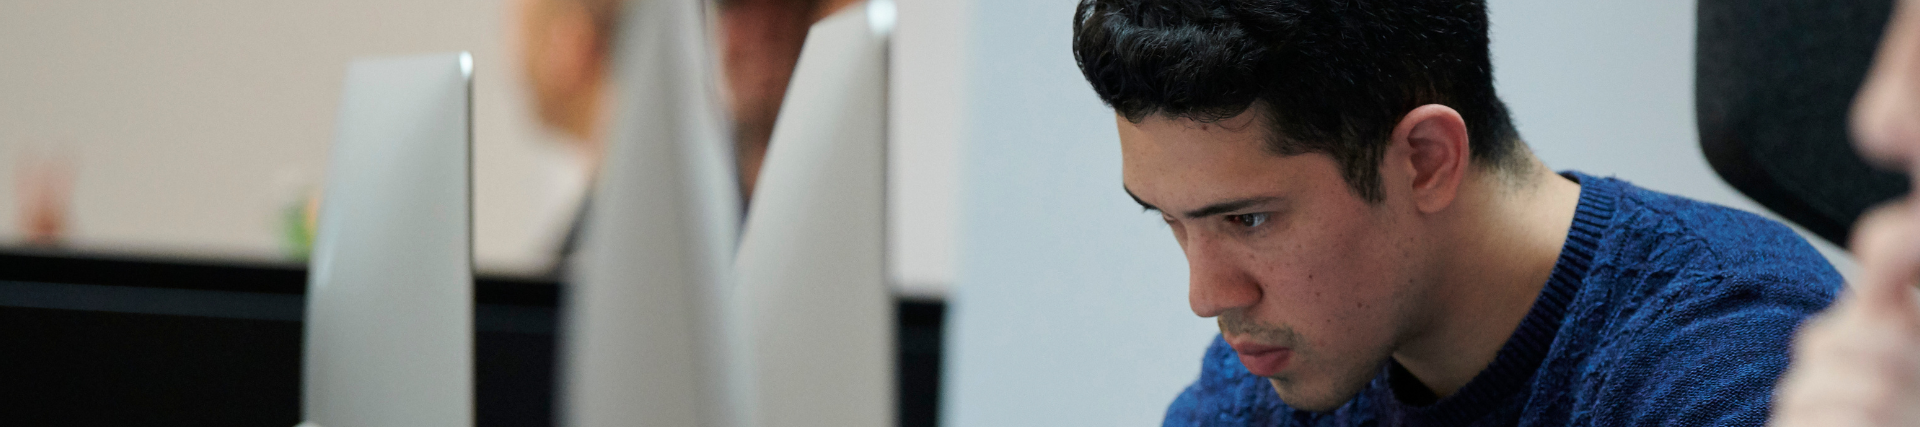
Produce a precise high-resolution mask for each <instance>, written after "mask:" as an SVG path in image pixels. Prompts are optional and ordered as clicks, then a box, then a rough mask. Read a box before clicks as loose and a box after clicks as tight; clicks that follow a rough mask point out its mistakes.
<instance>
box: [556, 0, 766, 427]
mask: <svg viewBox="0 0 1920 427" xmlns="http://www.w3.org/2000/svg"><path fill="white" fill-rule="evenodd" d="M625 7H626V12H625V16H623V19H622V22H623V24H622V25H623V27H622V29H621V34H620V37H619V40H618V41H617V42H616V43H615V49H616V52H617V53H616V58H615V61H616V62H615V64H616V66H615V73H616V74H615V76H616V78H617V81H618V84H616V85H615V87H617V88H618V93H617V97H616V101H615V105H614V108H613V110H612V111H613V112H614V113H613V114H614V115H613V116H612V119H613V120H612V121H613V123H614V128H613V134H612V136H613V138H612V140H611V141H610V143H609V146H608V149H609V151H608V156H607V158H606V164H605V165H604V169H602V173H603V174H602V175H601V176H600V181H599V187H598V188H597V190H596V191H595V192H594V193H593V203H592V208H591V209H592V210H590V211H589V212H588V216H587V221H586V229H585V234H584V236H583V239H584V240H582V245H583V246H582V248H581V251H580V252H579V253H578V255H576V257H577V258H578V259H577V260H576V262H577V264H575V265H573V266H572V267H573V269H572V276H571V277H569V278H567V282H568V283H569V285H568V286H570V287H569V288H567V289H566V294H567V296H566V301H565V307H564V311H563V315H564V316H565V322H566V323H565V329H564V330H563V334H564V335H563V337H562V344H561V346H562V347H561V348H562V351H563V355H562V359H560V360H561V362H560V366H559V368H560V369H559V372H560V375H558V377H559V378H561V381H562V384H561V385H560V387H559V389H560V390H561V391H560V393H559V396H557V398H558V400H559V402H558V404H557V405H556V408H557V409H558V410H559V418H560V424H562V425H567V426H676V427H678V426H717V427H730V426H740V425H746V424H745V423H746V422H747V421H748V420H751V419H752V418H751V414H752V412H753V411H752V408H751V405H750V404H749V402H748V400H746V399H747V397H748V396H750V395H749V392H748V389H749V385H750V382H749V381H748V380H749V378H748V377H747V376H746V375H745V370H744V368H743V366H744V365H743V362H742V360H743V359H744V354H746V351H745V346H744V344H743V343H742V342H741V338H743V337H744V336H743V335H741V334H740V333H738V331H739V326H741V322H737V321H735V320H736V319H738V318H739V315H738V314H730V312H731V311H732V310H733V308H734V306H732V305H729V304H728V301H729V300H730V299H729V297H728V296H727V293H728V292H729V289H730V287H731V283H732V280H731V279H730V276H731V273H732V271H731V265H732V259H733V251H734V244H735V240H734V239H735V236H736V232H737V230H736V228H737V227H738V223H739V221H740V210H739V195H738V190H737V181H736V178H735V174H734V171H733V161H732V154H731V153H732V145H731V139H730V138H728V135H727V132H726V131H725V129H726V127H725V123H726V122H727V121H726V120H725V112H724V110H723V109H722V108H723V107H722V105H723V104H722V103H721V102H720V101H719V91H718V89H717V86H716V83H715V81H714V76H716V75H717V73H716V72H714V70H715V69H716V68H715V67H714V63H715V62H716V61H717V59H716V58H717V56H716V55H715V54H714V53H713V52H714V51H713V50H712V49H711V48H710V44H709V39H710V38H711V36H710V33H709V30H708V29H707V26H706V23H707V22H708V19H709V16H710V15H709V12H708V11H707V10H708V9H707V8H708V6H707V5H706V4H705V2H703V1H701V0H634V1H629V2H627V3H626V5H625Z"/></svg>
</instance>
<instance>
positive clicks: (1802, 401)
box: [1773, 0, 1920, 427]
mask: <svg viewBox="0 0 1920 427" xmlns="http://www.w3.org/2000/svg"><path fill="white" fill-rule="evenodd" d="M1854 103H1855V104H1854V107H1853V123H1852V127H1853V134H1854V144H1855V148H1857V149H1858V150H1859V152H1860V154H1861V155H1862V157H1864V158H1866V159H1867V160H1868V162H1870V163H1874V164H1876V165H1878V166H1880V167H1884V168H1887V169H1891V170H1899V171H1905V172H1907V173H1908V174H1909V175H1911V176H1915V177H1920V174H1917V173H1916V172H1920V1H1916V0H1902V1H1900V2H1898V4H1897V5H1896V6H1894V14H1893V18H1892V19H1891V20H1890V21H1889V22H1888V23H1887V29H1886V32H1885V35H1884V36H1882V38H1881V41H1880V50H1879V52H1878V53H1877V54H1876V56H1875V58H1874V62H1873V66H1872V68H1871V69H1870V71H1869V74H1868V76H1867V81H1866V83H1865V84H1863V85H1862V86H1861V88H1860V93H1859V95H1857V96H1856V97H1855V98H1854ZM1915 184H1916V185H1920V179H1916V181H1915ZM1915 188H1920V187H1915ZM1848 246H1850V247H1851V248H1850V249H1852V250H1853V253H1854V256H1855V258H1856V259H1857V260H1859V262H1860V274H1859V276H1858V277H1857V278H1856V279H1857V280H1855V281H1854V283H1853V284H1852V286H1851V287H1850V288H1849V289H1848V290H1847V291H1846V293H1845V294H1843V295H1842V297H1841V298H1840V299H1839V300H1838V302H1836V303H1835V304H1834V305H1833V307H1832V308H1831V309H1829V310H1827V311H1826V312H1825V313H1822V314H1821V315H1820V317H1819V318H1818V319H1816V320H1814V321H1812V322H1809V323H1808V324H1807V326H1806V327H1805V328H1802V329H1801V331H1800V335H1799V338H1798V341H1797V342H1795V343H1794V353H1793V367H1792V368H1791V369H1790V370H1789V371H1788V373H1787V374H1786V375H1785V376H1784V377H1783V378H1782V379H1781V382H1780V389H1779V393H1778V395H1777V399H1778V402H1777V404H1776V405H1777V410H1776V412H1775V414H1774V415H1775V417H1774V420H1773V425H1775V426H1781V427H1788V426H1791V427H1802V426H1840V427H1866V426H1876V427H1878V426H1887V427H1891V426H1920V293H1916V291H1915V285H1916V284H1920V203H1916V202H1915V201H1914V199H1913V196H1911V195H1908V196H1907V197H1905V198H1903V199H1901V200H1898V201H1895V202H1892V203H1890V204H1888V205H1886V206H1883V207H1880V208H1878V209H1875V210H1873V211H1871V212H1869V213H1868V214H1866V215H1864V216H1863V217H1862V218H1861V219H1860V221H1859V224H1858V225H1857V226H1856V227H1855V228H1854V232H1853V241H1852V242H1850V244H1849V245H1848Z"/></svg>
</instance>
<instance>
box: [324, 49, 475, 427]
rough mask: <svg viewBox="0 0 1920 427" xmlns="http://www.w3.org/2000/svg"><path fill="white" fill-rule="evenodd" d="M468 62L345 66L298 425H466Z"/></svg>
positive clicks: (469, 405) (446, 59)
mask: <svg viewBox="0 0 1920 427" xmlns="http://www.w3.org/2000/svg"><path fill="white" fill-rule="evenodd" d="M472 76H473V59H472V57H471V56H469V55H468V54H467V53H465V52H460V53H446V54H433V55H420V56H407V57H394V58H378V59H362V60H356V61H354V62H353V63H352V64H351V65H350V66H348V68H347V77H346V85H345V88H344V91H343V93H342V95H341V97H340V110H339V117H338V119H337V120H338V122H337V124H336V129H335V132H336V134H335V136H334V144H333V148H332V154H331V156H332V157H331V158H329V159H328V166H327V181H326V190H325V194H324V198H323V199H322V201H321V204H320V211H319V218H318V219H319V224H318V229H317V230H316V236H315V239H314V247H313V253H312V261H311V264H310V266H309V276H308V280H307V309H306V337H305V340H306V341H305V349H304V351H305V359H304V360H303V362H302V372H301V374H302V380H301V383H302V394H301V416H302V418H303V419H304V420H305V423H303V424H302V425H303V426H304V425H312V426H327V427H341V426H414V427H428V426H445V427H466V426H471V425H473V422H474V405H473V399H474V397H473V396H474V394H473V233H472V223H473V219H472V218H473V209H472V199H473V197H472V194H473V193H472V170H471V165H472V152H473V150H472V146H473V144H472V141H473V132H472V129H473V128H472V119H471V118H472V111H473V110H472Z"/></svg>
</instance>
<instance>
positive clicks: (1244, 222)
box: [1226, 213, 1267, 228]
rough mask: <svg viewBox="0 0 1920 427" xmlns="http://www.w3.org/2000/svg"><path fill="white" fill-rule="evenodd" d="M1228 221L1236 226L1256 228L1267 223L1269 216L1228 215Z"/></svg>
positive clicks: (1252, 214)
mask: <svg viewBox="0 0 1920 427" xmlns="http://www.w3.org/2000/svg"><path fill="white" fill-rule="evenodd" d="M1226 219H1227V222H1231V223H1234V224H1235V225H1239V226H1241V227H1245V228H1254V227H1259V226H1260V224H1266V223H1267V214H1264V213H1250V214H1239V215H1227V218H1226Z"/></svg>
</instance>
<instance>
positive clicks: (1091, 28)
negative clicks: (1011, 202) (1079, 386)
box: [1074, 0, 1840, 426]
mask: <svg viewBox="0 0 1920 427" xmlns="http://www.w3.org/2000/svg"><path fill="white" fill-rule="evenodd" d="M1074 54H1075V57H1076V58H1077V59H1078V61H1079V64H1080V67H1081V70H1082V72H1083V73H1084V74H1085V76H1086V77H1087V80H1088V81H1089V82H1090V83H1091V84H1092V85H1093V89H1094V91H1095V92H1096V93H1098V94H1099V96H1100V97H1101V99H1102V100H1104V101H1105V102H1106V103H1107V105H1109V106H1111V107H1113V108H1114V110H1115V111H1116V113H1118V114H1117V117H1116V120H1115V121H1116V123H1117V125H1118V127H1119V132H1120V141H1121V143H1120V146H1121V152H1122V158H1123V161H1124V165H1123V170H1124V176H1123V181H1124V184H1125V188H1126V190H1127V191H1128V192H1129V193H1130V194H1131V195H1133V196H1134V198H1135V199H1136V200H1138V201H1139V202H1140V204H1141V205H1142V206H1144V207H1145V208H1146V209H1149V210H1154V211H1158V212H1160V213H1161V214H1162V216H1163V218H1164V219H1165V220H1166V222H1167V224H1168V225H1169V226H1170V228H1171V229H1172V231H1173V235H1174V238H1175V240H1177V241H1179V243H1180V246H1181V248H1182V250H1183V251H1184V252H1185V253H1186V256H1187V262H1188V267H1189V269H1190V270H1191V278H1190V284H1189V286H1190V291H1189V302H1190V304H1191V305H1192V308H1193V310H1194V313H1195V314H1198V315H1200V316H1202V317H1216V318H1217V319H1218V321H1219V324H1220V330H1221V338H1220V339H1217V340H1215V342H1214V344H1213V345H1212V347H1211V348H1209V349H1208V350H1207V352H1206V356H1205V359H1204V362H1203V367H1202V370H1201V373H1200V379H1199V380H1198V381H1197V382H1195V383H1194V384H1193V385H1192V386H1190V387H1188V388H1187V389H1186V390H1185V391H1184V392H1183V393H1182V394H1181V395H1180V397H1179V398H1177V399H1176V400H1175V401H1174V403H1173V405H1172V407H1171V408H1170V409H1169V410H1168V413H1167V418H1166V424H1167V425H1170V426H1185V425H1208V426H1242V425H1246V426H1267V425H1315V426H1317V425H1437V426H1464V425H1515V424H1522V425H1555V426H1561V425H1599V426H1613V425H1653V424H1657V425H1758V424H1761V423H1764V422H1765V420H1766V416H1767V412H1768V400H1769V399H1768V396H1769V394H1770V393H1771V390H1772V385H1773V383H1774V382H1775V380H1776V379H1777V377H1778V376H1779V374H1780V372H1781V370H1782V369H1783V368H1784V367H1785V366H1786V362H1787V358H1786V350H1787V346H1788V343H1789V340H1790V338H1791V336H1792V333H1793V331H1794V328H1795V327H1796V326H1797V325H1799V323H1800V322H1801V321H1802V320H1803V319H1804V318H1806V317H1807V316H1808V315H1809V314H1810V313H1813V312H1815V311H1818V310H1820V309H1821V308H1823V307H1825V306H1826V305H1827V304H1828V302H1830V301H1831V299H1832V298H1833V295H1834V293H1835V292H1836V291H1837V289H1838V287H1839V284H1840V277H1839V275H1838V274H1837V273H1835V272H1834V271H1833V269H1832V267H1830V266H1828V265H1827V263H1826V261H1825V260H1824V259H1823V258H1821V256H1820V255H1819V254H1818V253H1816V252H1815V251H1814V250H1813V248H1812V247H1811V246H1809V245H1808V244H1807V243H1806V242H1805V241H1804V240H1803V239H1801V238H1800V237H1799V236H1797V235H1795V234H1794V233H1793V232H1792V231H1790V230H1788V229H1787V228H1786V227H1783V226H1781V225H1779V224H1776V223H1774V222H1772V221H1768V220H1766V219H1763V218H1760V217H1758V216H1755V215H1752V214H1748V213H1745V212H1740V211H1736V210H1732V209H1727V208H1723V207H1718V206H1713V205H1709V204H1706V203H1701V202H1696V201H1692V200H1687V199H1684V198H1679V197H1675V196H1670V195H1665V194H1660V193H1655V192H1652V191H1648V190H1645V189H1641V188H1638V187H1635V186H1633V185H1632V184H1628V183H1626V182H1622V181H1619V180H1615V179H1609V178H1600V177H1595V176H1590V175H1585V174H1581V173H1578V172H1567V173H1560V174H1556V173H1554V172H1553V171H1552V170H1550V169H1547V167H1546V166H1545V165H1542V164H1541V163H1540V161H1539V160H1537V159H1535V158H1534V157H1533V155H1532V153H1531V152H1530V151H1529V150H1528V149H1527V147H1526V145H1525V144H1524V143H1523V142H1522V141H1521V140H1520V137H1519V135H1518V134H1517V132H1516V131H1515V130H1514V128H1513V126H1512V124H1511V123H1510V121H1509V119H1508V116H1507V112H1506V109H1505V106H1503V105H1502V104H1501V102H1500V100H1499V98H1498V97H1497V96H1496V95H1495V94H1494V90H1493V85H1492V67H1491V65H1490V63H1489V60H1488V55H1487V16H1486V7H1485V5H1484V4H1483V3H1481V2H1479V1H1472V0H1447V1H1432V0H1381V1H1366V0H1358V1H1354V0H1349V1H1331V0H1319V1H1316V0H1083V2H1082V3H1081V4H1080V7H1079V10H1078V12H1077V14H1076V16H1075V20H1074Z"/></svg>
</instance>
